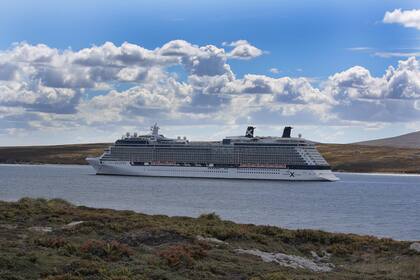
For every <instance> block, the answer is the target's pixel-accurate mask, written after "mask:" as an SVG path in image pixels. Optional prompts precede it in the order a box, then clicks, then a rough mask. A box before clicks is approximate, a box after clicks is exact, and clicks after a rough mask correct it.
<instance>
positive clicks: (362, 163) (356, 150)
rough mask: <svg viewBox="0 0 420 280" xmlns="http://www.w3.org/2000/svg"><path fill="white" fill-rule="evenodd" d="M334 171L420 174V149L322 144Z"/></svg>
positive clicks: (18, 159)
mask: <svg viewBox="0 0 420 280" xmlns="http://www.w3.org/2000/svg"><path fill="white" fill-rule="evenodd" d="M109 145H110V144H107V143H99V144H77V145H76V144H75V145H59V146H33V147H3V148H0V163H44V164H45V163H49V164H87V163H86V161H85V158H86V157H88V156H99V155H100V154H102V152H103V150H104V149H105V148H106V147H108V146H109ZM317 147H318V149H319V151H320V152H321V153H322V155H323V156H324V157H325V158H326V159H327V161H328V162H329V163H330V164H331V166H332V168H333V170H336V171H347V172H397V173H420V149H410V148H392V147H386V146H383V147H380V146H366V145H356V144H318V145H317Z"/></svg>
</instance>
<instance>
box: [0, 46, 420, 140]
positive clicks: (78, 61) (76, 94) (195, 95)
mask: <svg viewBox="0 0 420 280" xmlns="http://www.w3.org/2000/svg"><path fill="white" fill-rule="evenodd" d="M243 46H246V48H248V50H247V51H245V52H241V51H240V50H241V49H240V48H239V49H237V48H238V47H241V48H242V47H243ZM249 46H250V44H249V43H248V42H247V41H244V40H239V41H236V42H232V43H229V44H224V47H229V48H232V49H231V50H230V51H229V50H228V51H226V50H225V48H224V47H217V46H214V45H203V46H199V45H195V44H192V43H190V42H187V41H184V40H173V41H170V42H167V43H166V44H163V45H162V46H160V47H156V48H154V49H146V48H143V47H142V46H139V45H135V44H130V43H123V44H121V45H120V46H116V45H114V44H113V43H110V42H108V43H105V44H103V45H100V46H92V47H89V48H84V49H81V50H77V51H73V50H70V49H67V50H59V49H55V48H50V47H48V46H47V45H43V44H38V45H30V44H27V43H20V44H15V45H13V46H12V47H11V48H10V49H8V50H5V51H2V52H0V134H1V133H3V134H4V133H9V132H10V133H11V132H12V131H13V133H17V132H19V133H21V132H22V130H25V129H27V130H30V129H33V130H42V129H49V130H53V129H57V130H59V129H66V130H71V129H81V128H85V129H86V130H88V128H92V129H101V130H103V131H107V130H110V129H111V130H112V129H114V130H119V129H121V128H122V127H136V126H143V125H149V124H150V123H151V122H155V121H161V122H163V123H167V124H171V125H214V126H224V125H230V126H235V125H240V124H246V123H250V122H252V123H254V124H259V123H262V124H266V125H274V126H275V125H278V124H279V121H280V120H281V121H282V122H288V123H293V124H310V125H314V124H317V125H322V124H323V125H336V126H338V125H346V126H348V125H353V124H354V123H358V124H361V123H363V124H364V125H366V126H372V124H374V125H375V126H377V125H378V124H382V123H395V122H411V121H415V120H418V119H420V69H419V62H418V61H417V60H416V58H415V57H410V58H408V59H405V60H401V61H399V62H398V64H397V65H395V66H389V67H388V68H387V69H385V72H384V74H383V75H382V76H373V75H372V74H371V73H370V71H369V70H368V69H366V68H364V67H361V66H354V67H351V68H349V69H345V70H343V71H341V72H338V73H333V74H331V75H330V76H329V77H328V78H327V79H326V80H324V81H321V82H319V83H318V82H317V83H313V81H312V80H311V79H310V78H305V77H296V78H292V77H286V76H282V77H269V76H266V75H262V74H245V75H243V76H241V77H237V76H236V75H235V73H234V72H233V71H232V69H231V67H230V65H229V61H230V59H250V58H253V57H257V56H258V55H261V54H262V51H261V53H260V52H254V51H255V50H254V51H250V48H249ZM235 49H236V51H235ZM251 49H252V48H251ZM234 53H235V54H234ZM174 66H176V67H174ZM271 70H272V71H270V72H272V73H274V74H278V72H279V70H278V69H277V68H273V69H271ZM179 71H182V75H179ZM184 74H185V75H184ZM315 84H316V86H315ZM10 123H18V124H19V125H17V127H16V130H11V129H12V128H14V127H12V126H11V125H10ZM7 131H9V132H7Z"/></svg>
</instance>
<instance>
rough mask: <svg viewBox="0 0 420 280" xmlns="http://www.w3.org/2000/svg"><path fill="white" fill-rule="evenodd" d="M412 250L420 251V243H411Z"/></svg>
mask: <svg viewBox="0 0 420 280" xmlns="http://www.w3.org/2000/svg"><path fill="white" fill-rule="evenodd" d="M410 250H413V251H416V252H417V253H420V243H419V242H414V243H411V245H410Z"/></svg>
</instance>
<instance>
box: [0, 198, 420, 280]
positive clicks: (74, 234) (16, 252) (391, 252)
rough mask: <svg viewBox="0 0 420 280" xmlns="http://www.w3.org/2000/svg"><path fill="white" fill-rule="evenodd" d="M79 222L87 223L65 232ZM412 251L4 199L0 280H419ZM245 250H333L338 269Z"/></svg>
mask: <svg viewBox="0 0 420 280" xmlns="http://www.w3.org/2000/svg"><path fill="white" fill-rule="evenodd" d="M74 221H84V222H83V223H81V224H78V225H76V226H74V227H65V225H66V224H68V223H70V222H74ZM34 227H38V228H36V229H37V230H34ZM42 227H50V228H52V231H51V232H43V231H42V230H41V229H42ZM198 235H200V236H204V237H212V238H218V239H220V240H223V241H225V243H212V242H208V241H203V240H197V238H196V237H197V236H198ZM409 245H410V243H409V242H403V241H395V240H391V239H378V238H375V237H371V236H359V235H352V234H339V233H328V232H324V231H317V230H287V229H282V228H278V227H272V226H256V225H252V224H236V223H234V222H231V221H225V220H222V219H221V218H220V217H218V216H217V215H216V214H214V213H212V214H207V215H201V216H200V217H199V218H187V217H167V216H163V215H145V214H140V213H135V212H132V211H116V210H110V209H94V208H88V207H83V206H79V207H76V206H74V205H72V204H70V203H68V202H66V201H63V200H60V199H53V200H45V199H29V198H25V199H21V200H19V201H17V202H0V248H1V250H0V279H254V280H257V279H261V280H262V279H313V280H317V279H390V280H391V279H419V277H420V267H419V266H418V263H420V255H419V254H417V253H414V252H413V251H410V250H409V249H408V247H409ZM238 248H242V249H259V250H263V251H267V252H282V253H286V254H293V255H298V256H304V257H310V256H311V251H314V252H317V253H318V254H319V255H322V254H324V253H325V252H329V253H331V254H332V257H331V260H330V261H331V262H332V263H333V264H334V265H335V266H336V268H335V269H334V270H333V271H332V272H328V273H315V272H311V271H308V270H304V269H293V268H287V267H282V266H279V265H278V264H275V263H266V262H262V261H261V260H260V259H259V258H258V257H255V256H250V255H245V254H237V253H236V252H235V249H238Z"/></svg>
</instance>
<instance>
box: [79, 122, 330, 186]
mask: <svg viewBox="0 0 420 280" xmlns="http://www.w3.org/2000/svg"><path fill="white" fill-rule="evenodd" d="M254 129H255V127H252V126H249V127H248V128H247V130H246V133H245V135H244V136H231V137H226V138H224V139H223V140H222V141H216V142H193V141H191V142H190V141H189V140H187V139H186V138H185V137H184V138H181V137H178V138H177V139H171V138H167V137H165V136H163V135H162V134H159V127H158V126H157V125H156V124H155V125H154V126H152V127H151V133H150V134H146V135H137V134H133V135H130V134H129V133H127V134H126V135H125V136H123V137H122V138H121V139H119V140H117V141H116V142H115V143H114V144H113V145H111V146H110V147H109V148H108V149H107V150H105V152H104V154H103V155H102V156H101V157H99V158H87V161H88V162H89V163H90V164H91V165H92V166H93V167H94V168H95V170H96V172H97V174H113V175H138V176H166V177H204V178H234V179H271V180H326V181H335V180H337V179H338V178H337V177H336V176H335V175H334V174H333V173H332V172H331V170H330V166H329V164H328V163H327V162H326V161H325V159H324V158H323V157H322V155H321V154H320V153H319V152H318V151H317V150H316V147H315V145H314V144H313V143H312V142H310V141H307V140H305V139H303V138H301V137H298V138H293V137H291V130H292V128H291V127H285V128H284V131H283V135H282V137H271V136H266V137H260V136H254Z"/></svg>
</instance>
